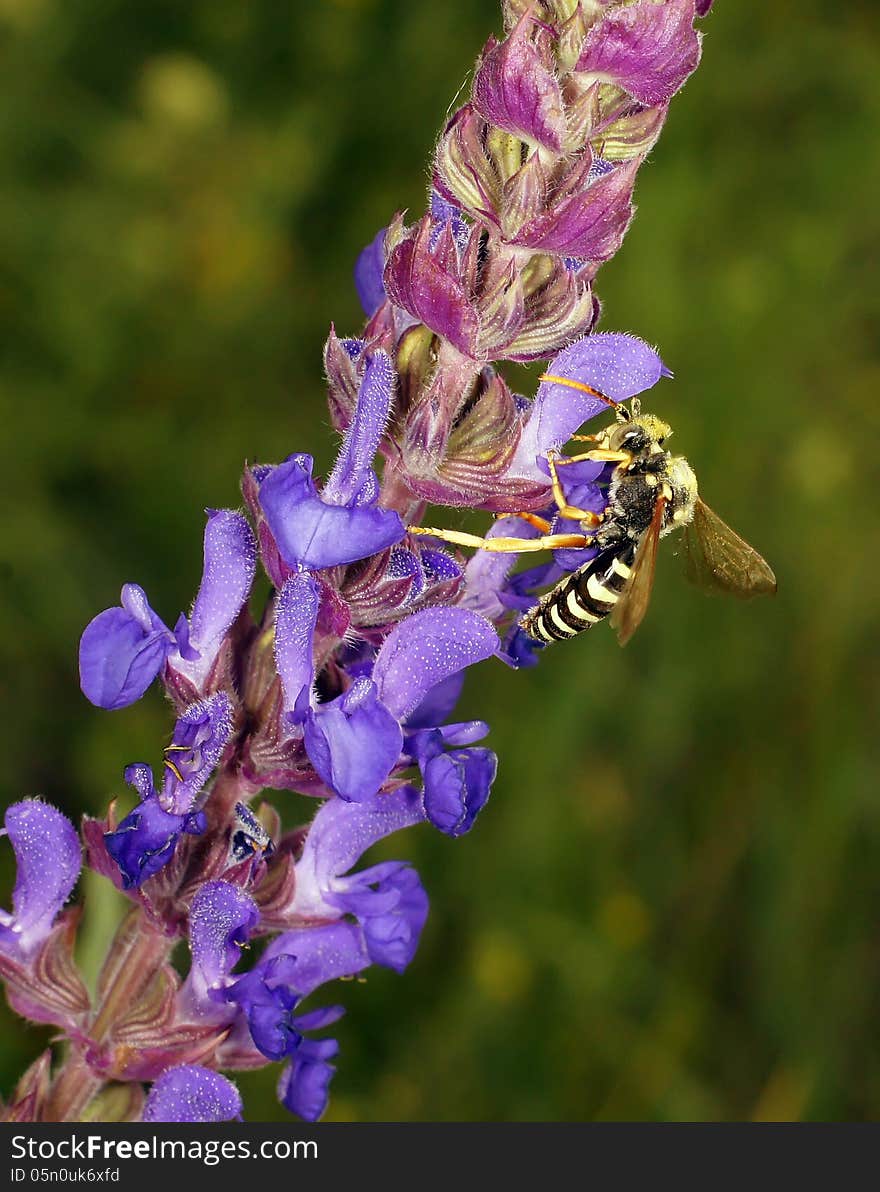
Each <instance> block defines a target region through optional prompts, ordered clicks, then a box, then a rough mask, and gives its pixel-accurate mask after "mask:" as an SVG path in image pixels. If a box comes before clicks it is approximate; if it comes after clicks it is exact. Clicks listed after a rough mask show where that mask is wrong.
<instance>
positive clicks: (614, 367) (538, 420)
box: [508, 332, 672, 478]
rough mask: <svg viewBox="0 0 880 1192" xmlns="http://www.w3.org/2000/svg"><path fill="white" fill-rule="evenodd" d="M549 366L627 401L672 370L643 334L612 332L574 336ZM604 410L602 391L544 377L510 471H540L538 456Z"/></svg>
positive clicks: (519, 473)
mask: <svg viewBox="0 0 880 1192" xmlns="http://www.w3.org/2000/svg"><path fill="white" fill-rule="evenodd" d="M546 372H547V375H548V376H556V377H568V378H571V379H572V380H574V381H579V382H581V383H582V384H585V385H590V386H591V387H592V388H593V389H598V390H599V392H600V393H604V394H605V395H606V397H610V398H611V399H612V400H613V401H626V400H627V399H628V398H630V397H634V396H635V395H636V394H637V393H643V392H644V391H645V390H646V389H650V388H651V386H652V385H656V384H657V382H658V381H659V380H660V378H661V377H668V376H671V375H672V374H671V373H670V372H669V370H668V369H667V368H666V366H665V365H664V363H663V361H662V360H661V359H660V357H659V356H658V355H657V353H656V352H655V351H654V349H653V348H651V347H649V346H648V344H646V343H645V342H644V341H643V340H641V339H637V338H636V337H635V336H634V335H623V334H617V333H609V332H603V333H601V334H598V335H587V336H584V338H583V339H579V340H576V341H575V343H573V344H571V345H570V346H569V347H567V348H565V350H564V351H562V352H560V353H559V355H558V356H556V357H555V359H554V360H552V361H551V362H550V364H549V365H548V366H547V369H546ZM606 411H608V405H607V404H606V403H605V402H603V401H601V400H600V399H599V398H598V397H591V396H590V394H588V393H583V392H581V391H580V390H577V389H572V388H570V387H569V386H567V385H559V384H554V383H553V382H551V381H542V382H541V384H540V385H539V386H538V394H537V397H536V398H535V402H534V405H533V406H532V410H531V414H530V415H529V418H528V421H527V422H526V425H525V426H524V428H523V432H522V437H521V438H520V441H519V446H518V447H517V449H516V454H515V456H514V458H513V460H512V462H511V464H510V468H509V469H508V474H509V475H511V476H523V477H529V478H532V477H537V475H538V474H539V473H540V469H539V467H538V463H537V461H538V457H539V456H544V455H546V454H547V452H548V451H549V450H550V449H551V448H555V447H559V446H561V445H562V444H563V443H566V442H567V441H568V440H569V439H570V438H571V436H572V435H573V434H574V433H575V431H577V429H578V427H580V426H582V425H583V424H584V423H585V422H587V421H589V419H590V418H594V417H595V416H596V415H597V414H601V413H604V412H606Z"/></svg>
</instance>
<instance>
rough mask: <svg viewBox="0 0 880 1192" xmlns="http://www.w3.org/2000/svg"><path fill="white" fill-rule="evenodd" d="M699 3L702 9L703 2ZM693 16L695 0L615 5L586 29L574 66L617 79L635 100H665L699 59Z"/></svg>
mask: <svg viewBox="0 0 880 1192" xmlns="http://www.w3.org/2000/svg"><path fill="white" fill-rule="evenodd" d="M700 7H701V8H702V12H703V13H704V12H705V11H707V8H708V6H707V5H706V4H705V0H703V2H702V3H701V5H700ZM695 15H696V13H695V5H694V0H666V2H665V3H664V4H657V3H656V2H655V0H641V2H640V3H637V4H630V5H626V6H623V5H619V6H617V7H616V8H614V9H613V10H612V11H611V12H609V13H608V14H607V16H605V17H603V19H602V20H600V21H597V22H596V24H595V25H593V27H592V28H591V29H590V30H589V31H588V33H587V36H586V38H585V39H584V44H583V48H582V49H581V54H580V58H579V59H578V62H577V67H576V69H577V70H578V71H582V72H585V73H587V74H591V75H595V76H597V77H598V78H599V79H600V80H601V81H602V82H608V83H616V84H617V86H619V87H622V88H623V89H624V90H625V91H628V92H629V94H630V95H631V96H632V97H633V98H634V99H637V100H638V101H639V103H643V104H646V105H648V106H653V105H655V104H661V103H665V102H666V101H667V100H668V99H669V98H670V97H671V96H673V95H674V94H675V92H676V91H677V90H678V89H679V87H681V85H682V83H684V81H685V79H686V78H687V77H688V75H689V74H691V73H692V71H694V70H695V69H696V67H697V64H698V63H699V61H700V35H699V34H698V33H696V32H695V31H694V28H693V21H694V16H695ZM701 15H702V13H701Z"/></svg>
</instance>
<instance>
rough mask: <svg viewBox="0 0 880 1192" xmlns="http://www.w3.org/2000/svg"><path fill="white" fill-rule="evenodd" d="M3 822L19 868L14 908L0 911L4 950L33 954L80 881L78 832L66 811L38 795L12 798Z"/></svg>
mask: <svg viewBox="0 0 880 1192" xmlns="http://www.w3.org/2000/svg"><path fill="white" fill-rule="evenodd" d="M4 824H5V834H6V835H7V836H8V837H9V842H10V844H11V845H12V851H13V852H14V853H15V862H16V867H17V868H16V878H15V887H14V889H13V891H12V913H11V914H10V913H9V912H8V911H0V950H2V951H4V952H15V953H18V954H20V955H24V956H28V955H31V954H32V953H33V952H34V951H35V950H36V949H37V948H38V947H39V946H40V944H42V943H43V941H44V940H45V939H46V937H47V936H48V935H49V932H50V931H51V929H52V924H53V923H54V922H55V918H56V916H57V915H58V912H59V911H60V910H61V908H62V906H64V903H65V902H66V901H67V899H68V897H69V896H70V892H71V890H72V889H73V887H74V886H75V885H76V879H77V878H78V877H79V871H80V868H81V866H82V857H81V849H80V843H79V837H78V836H77V834H76V831H75V830H74V827H73V824H71V822H70V820H69V819H68V818H67V816H65V815H62V814H61V812H60V811H57V810H56V809H55V808H54V807H52V806H50V805H49V804H48V803H41V802H40V801H39V800H38V799H24V800H23V801H22V802H20V803H12V804H11V805H10V806H9V807H7V808H6V815H5V818H4Z"/></svg>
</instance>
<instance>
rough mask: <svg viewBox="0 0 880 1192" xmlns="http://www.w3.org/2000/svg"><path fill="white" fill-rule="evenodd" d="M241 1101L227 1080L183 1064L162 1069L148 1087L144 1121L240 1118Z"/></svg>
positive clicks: (236, 1090)
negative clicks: (150, 1086)
mask: <svg viewBox="0 0 880 1192" xmlns="http://www.w3.org/2000/svg"><path fill="white" fill-rule="evenodd" d="M241 1111H242V1103H241V1096H240V1095H239V1092H238V1089H237V1088H236V1087H235V1085H234V1084H233V1083H232V1081H231V1080H227V1079H226V1077H225V1076H221V1075H220V1073H219V1072H212V1071H211V1070H210V1069H209V1068H199V1067H197V1066H196V1065H195V1064H184V1065H183V1066H182V1067H180V1068H170V1069H169V1070H168V1071H167V1072H163V1073H162V1075H161V1076H160V1077H159V1079H158V1080H157V1081H156V1082H155V1084H154V1085H153V1087H152V1088H151V1089H150V1093H149V1096H148V1097H147V1101H146V1104H145V1105H144V1113H143V1118H142V1120H143V1121H145V1122H240V1121H241Z"/></svg>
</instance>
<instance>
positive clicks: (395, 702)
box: [373, 608, 498, 720]
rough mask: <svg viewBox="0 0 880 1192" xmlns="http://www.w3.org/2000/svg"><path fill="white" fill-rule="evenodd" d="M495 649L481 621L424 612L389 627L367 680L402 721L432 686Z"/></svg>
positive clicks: (445, 611)
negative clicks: (389, 631)
mask: <svg viewBox="0 0 880 1192" xmlns="http://www.w3.org/2000/svg"><path fill="white" fill-rule="evenodd" d="M497 648H498V636H497V634H496V633H495V630H494V629H493V628H492V626H491V625H490V624H489V622H488V621H486V620H484V618H483V617H480V616H478V615H477V614H476V613H472V612H469V611H468V610H467V609H463V608H428V609H424V610H423V611H422V612H418V613H414V614H413V615H412V616H411V617H407V618H406V620H405V621H402V622H400V623H399V624H398V625H395V627H394V629H392V631H391V633H390V634H389V635H388V637H387V638H386V639H385V641H384V642H383V644H382V648H381V649H380V651H379V654H378V657H377V658H376V665H375V666H374V668H373V679H374V681H375V683H376V685H377V687H378V689H379V696H380V698H381V700H382V702H383V703H384V704H385V706H386V707H387V708H388V709H389V710H390V711H391V712H393V713H394V715H395V716H396V717H397V718H398V719H399V720H405V719H406V717H407V716H409V715H410V714H411V713H412V712H414V711H415V709H416V708H417V707H418V706H419V704H420V703H421V702H422V700H423V699H424V698H425V696H426V695H427V694H428V692H429V691H430V690H431V688H432V687H434V686H435V685H436V684H437V683H440V682H442V681H443V680H444V679H448V678H449V676H450V675H454V674H455V673H456V672H457V671H460V670H463V669H464V668H465V667H466V666H472V665H473V664H474V663H476V662H482V660H483V659H484V658H489V657H490V656H491V655H492V654H494V653H495V651H496V650H497Z"/></svg>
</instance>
